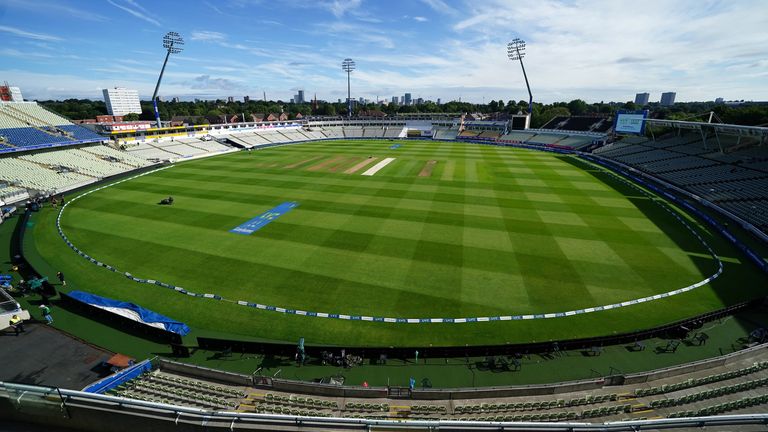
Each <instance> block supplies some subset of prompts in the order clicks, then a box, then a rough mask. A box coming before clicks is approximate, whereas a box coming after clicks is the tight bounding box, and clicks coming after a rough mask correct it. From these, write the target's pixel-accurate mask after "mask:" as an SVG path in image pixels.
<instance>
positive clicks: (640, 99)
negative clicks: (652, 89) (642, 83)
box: [635, 93, 651, 106]
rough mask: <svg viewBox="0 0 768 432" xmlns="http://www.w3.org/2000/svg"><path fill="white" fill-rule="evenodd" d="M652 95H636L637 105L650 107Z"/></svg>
mask: <svg viewBox="0 0 768 432" xmlns="http://www.w3.org/2000/svg"><path fill="white" fill-rule="evenodd" d="M650 97H651V95H650V93H638V94H636V95H635V105H640V106H646V105H648V98H650Z"/></svg>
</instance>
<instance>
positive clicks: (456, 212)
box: [28, 140, 766, 346]
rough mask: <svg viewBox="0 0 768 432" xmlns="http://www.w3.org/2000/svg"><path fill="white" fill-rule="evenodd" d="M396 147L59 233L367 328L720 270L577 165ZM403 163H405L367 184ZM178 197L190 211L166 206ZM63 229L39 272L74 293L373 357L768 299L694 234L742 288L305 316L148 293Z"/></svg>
mask: <svg viewBox="0 0 768 432" xmlns="http://www.w3.org/2000/svg"><path fill="white" fill-rule="evenodd" d="M393 144H395V142H393V141H387V140H382V141H326V142H316V143H306V144H296V145H290V146H284V147H276V148H270V149H264V150H260V151H253V152H250V153H249V152H239V153H234V154H228V155H224V156H219V157H214V158H209V159H203V160H196V161H190V162H185V163H180V164H176V165H175V166H173V167H171V168H169V169H165V170H162V171H158V172H155V173H152V174H149V175H146V176H141V177H138V178H135V179H132V180H129V181H126V182H122V183H119V184H116V185H114V186H111V187H108V188H105V189H102V190H98V191H96V192H93V193H91V194H89V195H87V196H85V197H83V198H81V199H78V200H77V201H75V202H73V203H72V204H71V205H69V206H68V207H67V209H66V210H65V212H64V213H63V215H62V219H61V227H62V229H63V230H64V232H65V234H66V235H67V236H68V237H69V240H70V241H71V242H72V243H73V244H74V245H76V246H77V247H78V248H80V249H81V250H82V251H84V252H86V253H87V254H89V255H90V256H92V257H94V258H95V259H97V260H100V261H102V262H104V263H107V264H110V265H112V266H114V267H116V268H118V269H120V270H121V271H125V272H129V273H131V274H132V275H134V276H135V277H139V278H144V279H154V280H160V281H163V282H167V283H170V284H173V285H176V286H179V287H184V288H185V289H186V290H188V291H191V292H195V293H211V294H216V295H220V296H222V297H224V298H225V299H228V300H234V301H237V300H242V301H247V302H253V303H261V304H266V305H272V306H276V307H279V308H286V309H291V310H294V309H295V310H304V311H314V312H324V313H332V314H343V315H350V316H373V317H398V318H466V317H489V316H504V315H526V314H545V313H556V312H564V311H570V310H574V309H583V308H590V307H595V306H601V305H606V304H611V303H616V302H622V301H627V300H632V299H636V298H641V297H646V296H651V295H654V294H659V293H664V292H668V291H672V290H675V289H678V288H682V287H685V286H688V285H691V284H694V283H696V282H698V281H700V280H702V279H704V278H706V277H708V276H710V275H712V274H713V273H715V272H716V271H717V268H718V265H717V262H716V261H715V260H714V259H713V257H712V256H711V255H710V254H709V253H708V251H707V250H706V248H705V247H704V246H703V245H702V243H701V242H700V241H699V240H697V239H696V237H695V236H694V235H693V234H692V233H691V232H690V231H689V230H688V229H686V228H685V227H684V226H683V225H682V224H681V223H680V222H679V221H678V220H677V219H675V218H674V217H673V216H672V215H670V213H668V212H667V211H666V210H664V208H662V206H660V205H659V204H658V203H656V202H654V201H658V198H649V197H648V196H646V195H645V194H643V193H641V191H639V190H637V189H636V188H633V187H631V186H629V185H626V184H624V183H622V182H620V181H617V180H616V179H615V178H614V177H613V176H612V175H610V174H608V173H606V172H605V171H603V170H602V169H598V168H596V167H594V166H591V165H586V164H584V163H583V162H581V161H579V160H577V159H576V158H574V157H571V156H562V155H555V154H550V153H544V152H537V151H531V150H524V149H515V148H502V147H494V146H481V145H472V144H462V143H451V142H431V141H415V142H414V141H403V142H400V143H399V144H400V145H401V146H400V147H399V148H395V149H392V148H390V147H391V146H392V145H393ZM385 158H394V160H392V161H391V162H390V163H388V164H386V165H385V166H383V168H381V169H380V170H379V171H377V172H375V173H374V174H373V175H362V174H363V173H366V172H367V173H370V172H371V171H372V170H371V171H369V170H370V169H371V168H372V167H374V166H376V165H377V164H379V163H380V162H382V161H383V160H384V159H385ZM382 165H383V162H382ZM169 195H170V196H173V197H174V204H173V205H172V206H161V205H158V202H159V201H160V200H161V199H162V198H165V197H167V196H169ZM73 197H74V196H72V197H70V200H71V199H72V198H73ZM285 202H296V203H297V204H298V206H297V207H295V208H293V209H292V210H291V211H289V212H287V213H285V214H283V215H281V216H279V217H277V218H275V219H274V220H272V221H271V223H269V224H267V225H265V226H263V227H262V228H261V229H259V230H258V231H256V232H254V233H253V234H250V235H242V234H236V233H232V232H230V230H232V229H234V228H235V227H238V226H239V225H241V224H243V223H245V222H247V221H249V220H250V219H253V218H254V217H256V216H258V215H260V214H262V213H264V212H266V211H269V210H270V209H273V208H274V207H276V206H278V205H280V204H282V203H285ZM55 219H56V213H55V212H54V211H53V210H51V209H46V210H45V211H44V212H43V214H42V215H41V216H40V217H38V218H37V219H36V223H35V225H34V227H33V230H32V235H33V239H34V240H33V242H34V249H35V251H33V254H39V257H40V259H41V260H43V261H45V262H46V263H47V264H48V265H49V266H50V268H51V269H61V270H63V271H64V272H65V273H66V274H67V276H68V280H69V281H71V283H70V284H68V286H67V289H80V290H85V291H89V292H92V293H96V294H100V295H104V296H108V297H112V298H115V299H120V300H125V301H131V302H134V303H137V304H140V305H142V306H145V307H147V308H150V309H153V310H155V311H157V312H160V313H163V314H165V315H168V316H170V317H173V318H175V319H178V320H180V321H183V322H186V323H187V324H189V325H190V326H191V327H192V328H193V329H194V330H195V334H206V335H217V334H218V335H225V336H228V337H239V338H254V339H269V340H285V341H291V342H293V341H295V340H296V339H298V338H299V337H305V338H306V339H307V342H308V343H314V344H317V343H325V344H344V345H369V346H423V345H428V344H432V345H434V346H440V345H446V346H447V345H451V346H456V345H465V344H504V343H519V342H530V341H545V340H555V339H567V338H578V337H589V336H596V335H605V334H611V333H617V332H627V331H631V330H636V329H642V328H649V327H653V326H657V325H660V324H663V323H667V322H671V321H675V320H678V319H682V318H685V317H689V316H692V315H696V314H699V313H703V312H707V311H710V310H714V309H718V308H720V307H722V306H724V305H728V304H731V303H734V302H736V301H740V300H743V299H747V298H751V297H753V296H755V295H756V293H758V292H759V291H760V290H761V289H762V287H763V286H765V285H766V278H765V276H764V275H761V274H760V273H758V272H757V271H756V270H755V269H754V268H752V266H750V265H749V264H746V263H745V262H744V260H743V259H742V258H741V257H740V256H739V255H738V254H737V253H736V252H735V251H734V250H733V249H732V248H731V247H730V246H729V245H728V244H726V243H725V242H724V241H723V240H722V239H720V238H719V237H717V236H715V235H712V234H711V233H710V232H709V231H707V228H706V227H704V226H702V225H701V224H699V223H697V222H696V221H691V220H690V219H687V220H688V221H689V223H691V225H692V226H693V227H694V229H696V230H697V232H699V233H700V234H701V235H702V236H703V238H704V240H705V241H706V242H707V243H709V244H710V245H711V246H712V247H713V248H714V249H715V251H716V252H717V253H718V255H720V257H721V259H722V260H723V261H724V265H725V271H724V273H723V275H722V276H721V277H720V278H718V279H717V280H716V281H714V282H713V283H711V284H707V285H705V286H703V287H701V288H698V289H695V290H693V291H690V292H687V293H683V294H680V295H676V296H673V297H669V298H663V299H659V300H654V301H651V302H646V303H643V304H638V305H631V306H628V307H622V308H619V309H614V310H607V311H600V312H594V313H588V314H582V315H577V316H570V317H561V318H552V319H532V320H514V321H492V322H478V323H462V324H458V323H439V324H438V323H418V324H406V323H389V322H368V321H360V320H341V319H333V318H319V317H307V316H296V315H290V314H284V313H280V312H275V311H269V310H259V309H256V308H252V307H247V306H241V305H238V304H236V303H232V302H228V301H218V300H213V299H207V298H198V297H190V296H185V295H180V294H178V293H176V292H174V291H172V290H169V289H166V288H162V287H158V286H154V285H148V284H139V283H135V282H132V281H130V280H128V279H127V278H125V277H123V276H122V275H121V274H116V273H113V272H110V271H108V270H106V269H104V268H101V267H97V266H95V265H93V264H92V263H90V262H88V261H86V260H85V259H83V258H82V257H80V256H78V255H77V254H75V253H74V252H73V251H72V250H71V249H70V248H69V247H67V245H66V244H65V243H64V241H63V240H62V239H61V238H60V237H59V236H58V234H57V232H56V229H55ZM28 252H29V251H28ZM736 287H737V288H736Z"/></svg>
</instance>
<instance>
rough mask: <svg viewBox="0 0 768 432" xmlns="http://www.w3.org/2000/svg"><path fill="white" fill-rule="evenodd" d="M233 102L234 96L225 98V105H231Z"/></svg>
mask: <svg viewBox="0 0 768 432" xmlns="http://www.w3.org/2000/svg"><path fill="white" fill-rule="evenodd" d="M234 101H235V97H234V96H227V103H233V102H234Z"/></svg>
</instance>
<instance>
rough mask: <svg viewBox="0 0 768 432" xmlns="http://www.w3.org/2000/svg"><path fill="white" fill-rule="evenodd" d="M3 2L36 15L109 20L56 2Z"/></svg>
mask: <svg viewBox="0 0 768 432" xmlns="http://www.w3.org/2000/svg"><path fill="white" fill-rule="evenodd" d="M3 2H4V3H5V5H6V6H8V7H11V8H16V9H24V10H30V11H33V12H34V13H36V14H41V13H43V14H51V15H57V16H60V15H61V14H62V13H64V14H66V15H69V16H72V17H75V18H79V19H83V20H86V21H94V22H104V21H109V18H107V17H105V16H103V15H99V14H97V13H95V12H93V11H91V10H88V9H86V8H73V7H70V6H67V5H66V4H62V3H57V2H45V1H40V0H36V1H34V2H31V1H27V0H4V1H3Z"/></svg>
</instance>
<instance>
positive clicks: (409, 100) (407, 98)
mask: <svg viewBox="0 0 768 432" xmlns="http://www.w3.org/2000/svg"><path fill="white" fill-rule="evenodd" d="M405 104H406V105H410V104H411V94H410V93H406V94H405Z"/></svg>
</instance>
